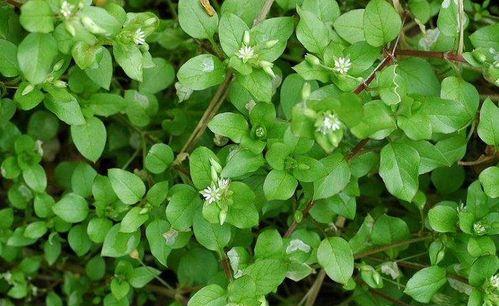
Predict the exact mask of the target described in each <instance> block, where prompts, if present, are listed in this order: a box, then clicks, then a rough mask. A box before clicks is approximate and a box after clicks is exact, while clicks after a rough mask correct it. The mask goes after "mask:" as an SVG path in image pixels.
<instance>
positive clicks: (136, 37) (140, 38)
mask: <svg viewBox="0 0 499 306" xmlns="http://www.w3.org/2000/svg"><path fill="white" fill-rule="evenodd" d="M133 42H134V43H135V44H136V45H143V44H145V42H146V34H145V33H144V31H142V29H141V28H138V29H137V30H135V33H134V34H133Z"/></svg>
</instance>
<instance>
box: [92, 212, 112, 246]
mask: <svg viewBox="0 0 499 306" xmlns="http://www.w3.org/2000/svg"><path fill="white" fill-rule="evenodd" d="M111 227H113V222H112V221H111V220H109V219H106V218H92V219H90V221H89V222H88V226H87V234H88V237H89V238H90V240H92V241H93V242H95V243H102V242H104V239H105V238H106V234H107V232H109V230H110V229H111Z"/></svg>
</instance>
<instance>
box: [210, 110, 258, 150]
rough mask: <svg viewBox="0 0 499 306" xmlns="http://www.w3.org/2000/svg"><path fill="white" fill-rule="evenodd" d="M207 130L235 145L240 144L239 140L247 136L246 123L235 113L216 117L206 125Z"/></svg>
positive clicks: (247, 128)
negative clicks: (229, 140)
mask: <svg viewBox="0 0 499 306" xmlns="http://www.w3.org/2000/svg"><path fill="white" fill-rule="evenodd" d="M208 128H209V129H210V130H211V131H212V132H213V133H215V134H218V135H222V136H225V137H228V138H230V139H231V140H232V141H234V142H235V143H240V142H241V139H242V138H243V137H244V136H247V135H248V134H249V127H248V122H247V121H246V119H245V118H244V117H243V116H242V115H240V114H235V113H222V114H218V115H216V116H215V117H213V119H211V121H210V123H208Z"/></svg>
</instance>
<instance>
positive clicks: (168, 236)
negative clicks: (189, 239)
mask: <svg viewBox="0 0 499 306" xmlns="http://www.w3.org/2000/svg"><path fill="white" fill-rule="evenodd" d="M177 237H178V231H177V230H174V229H170V230H169V231H167V232H165V233H163V238H165V242H166V244H167V245H173V244H175V241H177Z"/></svg>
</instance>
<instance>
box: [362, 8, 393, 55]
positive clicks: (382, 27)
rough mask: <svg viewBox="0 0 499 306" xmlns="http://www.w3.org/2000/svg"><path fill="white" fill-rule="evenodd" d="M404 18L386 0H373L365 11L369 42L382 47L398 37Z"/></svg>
mask: <svg viewBox="0 0 499 306" xmlns="http://www.w3.org/2000/svg"><path fill="white" fill-rule="evenodd" d="M401 28H402V20H401V19H400V16H399V14H398V13H397V11H396V10H395V9H394V8H393V6H391V5H390V4H388V2H386V1H385V0H371V1H369V3H368V4H367V6H366V10H365V12H364V36H365V38H366V41H367V43H368V44H370V45H371V46H374V47H381V46H383V45H384V44H386V43H389V42H390V41H392V40H394V39H395V38H397V36H398V34H399V32H400V30H401Z"/></svg>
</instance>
